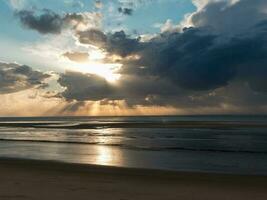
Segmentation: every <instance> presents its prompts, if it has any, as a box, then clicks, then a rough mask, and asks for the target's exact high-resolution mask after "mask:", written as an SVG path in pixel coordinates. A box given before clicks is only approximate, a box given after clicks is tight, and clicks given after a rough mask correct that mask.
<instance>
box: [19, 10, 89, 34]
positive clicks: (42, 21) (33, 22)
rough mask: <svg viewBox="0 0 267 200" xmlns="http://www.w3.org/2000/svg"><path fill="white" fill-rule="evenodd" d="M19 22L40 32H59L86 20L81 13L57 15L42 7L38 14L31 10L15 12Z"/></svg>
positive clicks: (84, 22)
mask: <svg viewBox="0 0 267 200" xmlns="http://www.w3.org/2000/svg"><path fill="white" fill-rule="evenodd" d="M15 16H16V17H17V18H18V19H19V20H20V22H21V24H22V25H23V26H24V27H25V28H27V29H32V30H36V31H38V32H39V33H41V34H60V33H61V31H62V30H63V29H64V28H74V29H76V27H77V26H78V25H79V24H86V23H87V21H86V19H85V17H84V15H82V14H78V13H68V14H65V15H59V14H57V13H55V12H53V11H52V10H49V9H43V10H42V11H41V12H40V13H39V14H37V12H36V11H33V10H31V11H30V10H21V11H17V12H16V13H15Z"/></svg>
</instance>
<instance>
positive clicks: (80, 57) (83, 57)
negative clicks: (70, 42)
mask: <svg viewBox="0 0 267 200" xmlns="http://www.w3.org/2000/svg"><path fill="white" fill-rule="evenodd" d="M63 56H64V57H66V58H68V59H69V60H71V61H74V62H80V63H83V62H86V61H88V58H89V54H88V53H85V52H66V53H64V54H63Z"/></svg>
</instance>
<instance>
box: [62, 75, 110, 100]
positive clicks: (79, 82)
mask: <svg viewBox="0 0 267 200" xmlns="http://www.w3.org/2000/svg"><path fill="white" fill-rule="evenodd" d="M58 83H59V84H60V85H61V86H63V87H65V88H66V90H65V91H64V92H63V93H61V95H62V96H63V97H64V98H65V99H67V100H74V99H75V100H78V101H84V100H91V101H97V100H101V99H105V98H108V95H109V94H110V93H111V88H110V87H109V84H108V83H107V81H106V80H105V79H104V78H102V77H100V76H97V75H93V74H82V73H78V72H71V71H68V72H66V73H64V74H61V76H60V78H59V80H58Z"/></svg>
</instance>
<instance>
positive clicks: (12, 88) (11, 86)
mask: <svg viewBox="0 0 267 200" xmlns="http://www.w3.org/2000/svg"><path fill="white" fill-rule="evenodd" d="M49 77H50V75H48V74H45V73H42V72H39V71H34V70H33V69H32V68H30V67H29V66H26V65H18V64H14V63H1V62H0V94H7V93H13V92H19V91H22V90H26V89H30V88H34V87H38V88H42V87H44V86H46V84H45V83H44V80H45V79H47V78H49Z"/></svg>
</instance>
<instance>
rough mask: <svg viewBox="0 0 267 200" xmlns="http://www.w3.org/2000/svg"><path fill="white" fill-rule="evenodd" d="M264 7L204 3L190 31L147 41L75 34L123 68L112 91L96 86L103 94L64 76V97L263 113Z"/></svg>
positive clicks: (266, 82) (244, 1)
mask: <svg viewBox="0 0 267 200" xmlns="http://www.w3.org/2000/svg"><path fill="white" fill-rule="evenodd" d="M265 6H267V3H266V1H261V0H259V1H257V2H256V3H255V2H254V4H253V6H252V3H251V1H248V0H241V1H236V2H233V1H216V2H214V1H206V3H205V4H204V3H203V4H202V6H199V9H198V10H197V11H196V12H195V13H192V14H191V15H188V18H189V21H190V20H191V27H182V29H179V30H178V29H176V30H168V29H167V30H166V31H164V32H163V33H161V34H158V35H156V36H155V37H153V38H151V39H148V40H146V41H142V40H141V39H140V38H139V37H137V38H133V37H131V36H129V35H127V34H126V33H125V32H124V31H117V32H113V33H104V32H103V31H101V30H96V29H89V30H87V31H84V32H79V33H78V34H77V35H76V37H77V38H78V40H79V41H80V43H83V44H91V45H94V46H97V47H99V48H100V49H102V50H104V51H106V52H107V54H108V58H112V56H119V58H118V59H117V60H115V62H119V63H121V64H122V67H121V70H120V73H121V78H120V80H119V81H118V84H117V85H116V86H114V85H112V84H110V83H108V82H105V81H104V80H102V81H100V83H101V84H97V87H95V86H96V85H94V87H93V88H94V89H95V88H97V89H95V90H94V91H96V90H97V91H98V92H99V93H100V94H101V95H99V94H98V92H97V93H96V95H94V93H92V92H91V93H90V95H85V94H88V93H89V92H87V90H86V89H85V88H84V87H81V89H80V88H79V85H80V84H79V85H76V84H75V83H74V82H75V81H74V80H73V79H71V78H69V79H68V82H69V83H68V84H65V86H66V87H67V90H66V91H67V93H66V94H64V93H63V96H66V97H67V98H68V99H72V98H73V99H76V100H86V99H97V100H104V99H108V100H125V101H126V102H127V103H128V104H129V105H174V106H176V107H183V108H188V109H190V108H191V109H193V108H197V109H199V108H200V107H203V108H205V107H207V108H208V107H214V110H217V111H218V110H219V109H221V110H224V111H227V110H231V109H233V110H236V111H237V112H240V111H241V110H242V109H241V108H243V110H246V111H252V110H253V109H254V110H260V109H263V108H264V109H263V110H265V111H266V101H265V100H266V99H267V79H266V77H267V68H266V66H267V65H266V64H267V59H266V58H267V48H266V46H267V38H266V35H267V20H266V15H267V14H266V13H264V10H265V9H264V8H265ZM249 12H253V15H251V16H250V17H253V19H251V20H250V19H247V21H242V20H241V19H242V16H243V15H244V17H247V16H248V13H249ZM237 13H238V14H239V15H238V16H237V17H233V16H235V14H237ZM229 16H231V19H230V18H229V19H228V17H229ZM225 19H228V23H227V21H224V20H225ZM220 24H221V26H220ZM234 26H237V27H234ZM231 30H233V31H231ZM110 60H112V59H110ZM69 75H70V74H69ZM76 76H82V77H83V78H82V79H83V80H84V83H86V82H87V84H88V85H90V82H94V78H92V77H90V76H89V78H88V77H87V76H86V77H84V75H83V74H82V75H81V74H80V75H78V74H76ZM77 79H78V78H77ZM85 80H86V81H85ZM96 83H99V81H96ZM104 83H105V84H104ZM74 86H77V87H75V88H76V90H74ZM70 88H71V89H70ZM70 90H71V91H72V90H73V91H75V92H76V93H74V92H69V91H70ZM101 91H103V93H102V92H101ZM235 91H238V92H235ZM237 93H238V94H237ZM73 94H75V95H73ZM80 95H82V98H81V96H80ZM253 102H254V103H253ZM245 107H247V109H245ZM256 108H257V109H256Z"/></svg>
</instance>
